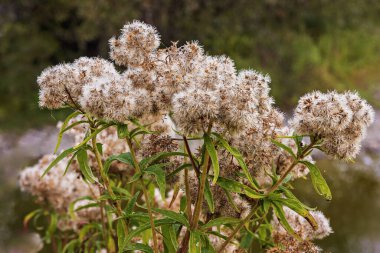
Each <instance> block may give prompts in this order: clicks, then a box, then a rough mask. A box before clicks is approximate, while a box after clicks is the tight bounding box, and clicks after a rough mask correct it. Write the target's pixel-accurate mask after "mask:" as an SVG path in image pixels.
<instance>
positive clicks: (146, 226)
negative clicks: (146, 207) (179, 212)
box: [125, 218, 176, 243]
mask: <svg viewBox="0 0 380 253" xmlns="http://www.w3.org/2000/svg"><path fill="white" fill-rule="evenodd" d="M174 223H176V221H174V220H173V219H167V218H165V219H160V220H155V221H154V225H155V226H156V227H159V226H162V225H168V224H174ZM147 229H150V222H147V223H145V224H143V225H141V226H139V227H137V228H136V229H135V230H132V231H129V233H128V235H127V237H126V238H125V240H126V242H127V243H128V242H129V241H130V240H131V239H132V238H133V237H135V236H137V235H139V234H141V233H142V232H144V231H145V230H147Z"/></svg>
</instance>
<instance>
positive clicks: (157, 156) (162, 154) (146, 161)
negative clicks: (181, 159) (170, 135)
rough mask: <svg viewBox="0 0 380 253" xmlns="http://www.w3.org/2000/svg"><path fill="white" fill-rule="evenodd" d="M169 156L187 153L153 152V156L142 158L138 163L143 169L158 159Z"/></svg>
mask: <svg viewBox="0 0 380 253" xmlns="http://www.w3.org/2000/svg"><path fill="white" fill-rule="evenodd" d="M170 156H188V155H187V154H186V153H183V152H160V153H157V154H154V155H153V156H150V157H147V158H144V159H142V160H141V161H140V163H139V165H140V168H141V169H144V168H146V167H148V166H149V165H150V164H152V163H157V162H158V161H160V160H162V159H165V158H168V157H170Z"/></svg>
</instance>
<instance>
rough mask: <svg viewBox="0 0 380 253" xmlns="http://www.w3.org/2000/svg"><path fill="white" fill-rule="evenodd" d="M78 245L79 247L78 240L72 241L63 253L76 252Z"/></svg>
mask: <svg viewBox="0 0 380 253" xmlns="http://www.w3.org/2000/svg"><path fill="white" fill-rule="evenodd" d="M77 244H78V245H79V244H80V242H79V240H78V239H74V240H71V241H70V242H68V243H67V244H66V245H65V247H64V248H63V250H62V253H66V252H69V253H71V252H73V253H74V252H75V247H76V246H77Z"/></svg>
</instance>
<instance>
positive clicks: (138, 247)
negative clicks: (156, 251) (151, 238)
mask: <svg viewBox="0 0 380 253" xmlns="http://www.w3.org/2000/svg"><path fill="white" fill-rule="evenodd" d="M124 250H125V252H145V253H153V250H152V248H151V247H149V246H148V245H146V244H142V243H134V244H131V245H128V246H127V247H125V249H124Z"/></svg>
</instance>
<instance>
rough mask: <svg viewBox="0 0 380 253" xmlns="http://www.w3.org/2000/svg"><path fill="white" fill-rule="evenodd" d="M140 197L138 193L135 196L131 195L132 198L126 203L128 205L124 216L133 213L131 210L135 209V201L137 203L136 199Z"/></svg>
mask: <svg viewBox="0 0 380 253" xmlns="http://www.w3.org/2000/svg"><path fill="white" fill-rule="evenodd" d="M139 195H140V192H139V191H138V192H136V193H135V195H133V197H132V198H131V200H130V201H129V202H128V205H127V207H126V208H125V214H126V215H129V214H131V213H132V211H133V208H134V207H135V205H136V201H137V198H138V197H139Z"/></svg>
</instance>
